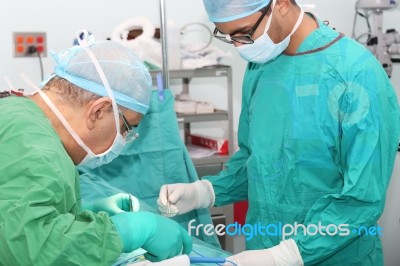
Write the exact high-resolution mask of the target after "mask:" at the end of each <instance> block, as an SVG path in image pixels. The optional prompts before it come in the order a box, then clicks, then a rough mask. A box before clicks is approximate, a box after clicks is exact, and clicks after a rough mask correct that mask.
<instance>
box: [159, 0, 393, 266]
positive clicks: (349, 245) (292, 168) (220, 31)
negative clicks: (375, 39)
mask: <svg viewBox="0 0 400 266" xmlns="http://www.w3.org/2000/svg"><path fill="white" fill-rule="evenodd" d="M204 5H205V9H206V11H207V13H208V15H209V19H210V20H211V21H212V22H214V23H215V25H216V29H215V31H214V35H215V37H216V38H218V39H220V40H222V41H224V42H227V43H229V44H231V45H234V46H235V47H236V48H237V50H238V52H239V54H240V55H241V57H242V58H243V59H245V60H247V61H248V62H249V63H248V66H247V69H246V73H245V76H244V81H243V90H242V95H243V98H242V110H241V115H240V121H239V130H238V141H239V148H240V149H239V151H238V152H236V154H234V156H233V157H232V158H231V160H230V161H229V162H228V163H227V164H226V168H225V169H224V170H223V171H221V172H220V173H219V174H218V175H216V176H206V177H203V179H202V180H201V181H197V182H194V183H192V184H174V185H169V186H168V188H169V194H168V196H169V197H168V198H169V202H170V203H172V204H173V205H172V206H171V208H173V210H174V211H175V213H177V214H181V213H185V212H186V211H189V210H191V209H193V208H205V207H209V206H211V205H215V206H220V205H225V204H229V203H232V202H237V201H241V200H248V203H249V209H248V212H247V217H246V224H247V225H248V226H252V228H253V229H254V231H253V232H254V235H253V236H251V237H248V238H247V241H246V245H247V251H244V252H241V253H239V254H236V255H234V256H232V257H231V258H230V259H231V260H233V261H236V263H237V265H240V266H253V265H254V266H256V265H303V264H304V265H383V252H382V245H381V241H380V238H379V235H381V234H385V233H389V232H385V230H384V228H383V229H381V228H379V227H377V221H378V219H379V217H380V216H381V214H382V212H383V209H384V206H385V198H386V191H387V188H388V184H389V181H390V178H391V174H392V170H393V164H394V160H395V156H396V151H397V147H398V143H399V131H400V127H399V126H400V124H399V122H400V117H399V106H398V100H397V98H396V95H395V92H394V89H393V87H392V85H391V83H390V81H389V79H388V77H387V75H386V73H385V71H384V69H383V68H382V66H381V65H380V63H379V62H378V61H377V60H376V58H375V57H374V56H373V55H372V54H371V53H370V52H369V51H368V50H367V49H365V48H364V47H363V46H362V45H360V44H359V43H357V42H356V41H354V40H352V39H350V38H347V37H345V36H343V35H342V34H341V33H339V32H336V31H335V30H333V29H332V28H330V27H329V26H327V25H326V24H324V23H323V22H322V21H320V20H319V19H318V18H317V17H316V16H314V15H312V14H309V13H304V12H303V10H302V9H301V7H300V6H298V5H297V4H296V2H295V1H294V0H271V1H269V0H232V1H231V0H230V1H228V0H222V1H214V0H204ZM196 192H200V193H196ZM166 202H167V193H166V189H165V187H164V188H161V191H160V197H159V199H158V204H159V209H160V211H162V212H165V210H166ZM296 225H297V230H293V229H294V227H295V226H296ZM256 226H257V228H258V229H256ZM289 226H292V227H289ZM274 228H278V229H282V230H283V232H280V231H279V230H274ZM284 229H286V230H284ZM367 230H369V231H367Z"/></svg>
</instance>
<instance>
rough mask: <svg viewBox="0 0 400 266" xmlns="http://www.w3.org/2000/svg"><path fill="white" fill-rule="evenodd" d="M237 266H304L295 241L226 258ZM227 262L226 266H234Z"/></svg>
mask: <svg viewBox="0 0 400 266" xmlns="http://www.w3.org/2000/svg"><path fill="white" fill-rule="evenodd" d="M226 259H227V260H228V261H232V262H234V263H236V265H237V266H259V265H265V266H303V265H304V263H303V259H302V258H301V255H300V252H299V249H298V247H297V244H296V242H295V241H294V240H293V239H288V240H284V241H282V242H281V243H280V244H279V245H277V246H274V247H272V248H269V249H261V250H247V251H243V252H241V253H239V254H236V255H233V256H231V257H228V258H226ZM232 265H233V264H232V263H230V262H225V263H224V266H232Z"/></svg>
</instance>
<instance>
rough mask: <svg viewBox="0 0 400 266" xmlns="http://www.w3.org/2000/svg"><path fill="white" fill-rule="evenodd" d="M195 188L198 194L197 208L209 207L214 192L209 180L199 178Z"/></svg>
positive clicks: (212, 202) (213, 197)
mask: <svg viewBox="0 0 400 266" xmlns="http://www.w3.org/2000/svg"><path fill="white" fill-rule="evenodd" d="M195 183H196V185H197V186H196V189H197V191H198V195H199V206H198V209H201V208H210V207H212V206H214V203H215V193H214V188H213V186H212V184H211V182H210V181H208V180H199V181H196V182H195Z"/></svg>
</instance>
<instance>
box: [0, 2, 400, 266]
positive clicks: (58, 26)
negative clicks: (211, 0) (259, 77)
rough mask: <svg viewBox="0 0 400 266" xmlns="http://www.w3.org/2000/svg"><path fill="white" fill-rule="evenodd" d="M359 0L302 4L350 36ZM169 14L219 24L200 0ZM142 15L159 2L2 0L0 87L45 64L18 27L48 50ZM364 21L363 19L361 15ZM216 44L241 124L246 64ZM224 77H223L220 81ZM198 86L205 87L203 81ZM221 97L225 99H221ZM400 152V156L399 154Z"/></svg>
mask: <svg viewBox="0 0 400 266" xmlns="http://www.w3.org/2000/svg"><path fill="white" fill-rule="evenodd" d="M355 2H356V0H335V1H330V0H302V1H300V3H307V4H308V3H313V4H315V5H316V8H315V9H314V10H313V12H315V13H316V14H317V15H318V16H319V17H320V18H321V19H324V20H328V21H329V22H330V25H331V26H332V27H334V28H336V29H337V30H338V31H341V32H343V33H345V34H346V35H347V36H351V33H352V27H353V21H354V6H355ZM166 10H167V19H172V20H174V21H175V23H176V24H177V25H180V26H183V25H185V24H187V23H190V22H201V23H204V24H206V25H207V26H208V27H209V28H210V29H213V28H214V26H213V25H212V24H211V23H209V22H208V20H207V16H206V13H205V11H204V7H203V4H202V1H201V0H191V1H187V0H166ZM399 12H400V11H399V9H397V10H393V11H387V12H385V13H384V22H383V29H384V30H386V29H388V28H396V29H397V30H400V16H399ZM134 16H142V17H146V18H148V19H149V20H150V21H152V22H153V23H154V24H155V25H156V26H159V24H160V22H159V21H160V7H159V1H158V0H147V1H139V0H85V1H81V0H68V1H65V0H64V1H61V0H36V1H35V0H2V1H1V3H0V40H1V49H0V62H1V64H0V91H2V90H3V89H5V88H8V87H7V84H6V82H5V81H4V79H3V76H7V77H9V78H10V80H11V81H12V83H13V85H14V86H15V87H16V88H24V87H26V86H25V84H24V83H23V81H22V80H21V79H20V78H19V74H20V73H21V72H24V73H26V74H28V75H29V76H30V77H31V79H32V80H33V81H34V82H36V83H39V82H40V68H39V62H38V59H37V58H14V57H13V43H12V34H13V32H17V31H44V32H46V34H47V46H48V50H54V51H57V52H58V51H61V50H63V49H65V48H67V47H69V46H71V45H72V41H73V39H74V38H75V35H76V32H77V31H78V30H80V29H83V28H84V29H87V30H89V31H91V32H92V33H94V34H95V35H96V38H97V39H106V38H107V37H110V36H111V33H112V31H113V29H114V28H115V27H116V26H117V25H118V24H120V23H121V22H122V21H124V20H126V19H128V18H131V17H134ZM359 23H360V24H361V23H363V22H362V21H361V20H359ZM212 45H214V46H216V47H219V48H221V49H224V50H225V51H230V52H231V53H232V54H233V55H234V56H232V57H227V58H225V59H223V60H222V63H223V64H227V65H231V66H232V70H233V90H234V92H233V107H234V114H233V117H234V129H236V128H237V126H238V118H239V113H240V104H241V83H242V77H243V72H244V70H245V66H246V63H245V62H244V61H243V60H241V59H240V58H239V56H237V53H236V51H235V49H234V48H233V47H232V46H230V45H227V44H224V43H222V42H219V41H217V40H213V41H212ZM52 67H53V61H52V59H51V57H50V56H49V55H48V56H47V57H45V58H43V68H44V74H45V76H46V75H48V74H50V73H51V70H52ZM218 82H219V81H216V84H215V85H213V90H214V91H213V93H212V94H211V95H206V94H204V93H203V94H204V95H200V94H201V93H202V92H201V91H200V92H198V95H197V97H201V98H202V100H203V99H204V100H207V98H210V101H213V103H214V104H215V105H217V106H219V107H222V108H223V107H225V106H226V104H225V101H226V100H225V99H226V96H224V93H225V92H224V90H225V87H224V84H218ZM221 82H222V81H221ZM392 83H393V85H394V87H395V90H396V93H397V95H398V96H400V65H395V66H394V70H393V74H392ZM194 86H202V82H201V81H198V82H196V83H195V84H194ZM219 100H220V101H219ZM398 157H399V155H398ZM399 175H400V159H399V158H397V161H396V164H395V169H394V172H393V177H392V181H391V184H390V187H389V192H388V197H387V203H386V209H385V212H384V214H383V216H382V218H381V220H380V225H381V226H382V227H383V234H384V236H383V238H382V239H383V243H384V252H385V258H386V263H385V264H386V265H400V252H399V246H400V220H399V219H400V208H399V207H398V206H399V202H400V178H399Z"/></svg>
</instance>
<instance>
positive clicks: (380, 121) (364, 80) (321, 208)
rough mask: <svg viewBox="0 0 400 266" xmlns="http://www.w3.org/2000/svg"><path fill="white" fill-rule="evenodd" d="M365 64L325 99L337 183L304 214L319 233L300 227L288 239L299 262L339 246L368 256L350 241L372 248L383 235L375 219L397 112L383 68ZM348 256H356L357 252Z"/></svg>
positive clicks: (392, 152) (392, 154) (393, 148)
mask: <svg viewBox="0 0 400 266" xmlns="http://www.w3.org/2000/svg"><path fill="white" fill-rule="evenodd" d="M373 60H375V59H373ZM365 65H367V66H373V67H366V68H364V71H358V73H357V74H356V75H351V76H350V77H348V78H346V81H343V83H342V86H343V88H342V90H341V91H342V94H341V95H338V97H336V98H335V99H337V102H335V103H331V104H332V106H334V105H336V106H337V108H336V110H337V120H338V127H339V132H340V133H339V134H340V141H339V142H338V147H337V149H338V150H339V151H340V155H339V156H340V157H339V159H340V161H339V162H338V168H339V170H340V172H341V175H342V178H343V180H342V182H343V186H342V189H341V191H340V192H339V193H335V194H327V195H325V196H323V197H321V198H320V199H319V200H317V201H316V202H315V204H314V205H313V206H312V208H311V209H310V210H309V212H308V213H307V215H306V218H305V222H304V224H306V225H309V224H315V225H319V224H320V225H321V226H322V229H321V230H320V233H318V234H316V235H313V236H311V235H310V234H307V235H305V233H304V230H302V232H298V234H297V236H296V237H294V239H295V241H296V243H297V245H298V247H299V250H300V253H301V255H302V258H303V261H304V263H305V265H308V264H318V262H319V261H321V260H324V259H326V258H328V257H330V256H337V255H338V253H340V251H341V249H342V248H344V247H347V249H349V248H351V246H353V248H351V249H352V250H353V251H354V252H360V254H368V253H369V252H366V251H365V250H362V251H361V250H359V247H358V246H357V245H358V244H359V243H360V241H355V240H360V238H361V241H363V240H365V243H371V246H370V248H371V250H372V249H373V248H374V246H373V245H375V244H374V243H378V242H379V235H380V234H382V233H383V231H381V230H380V229H379V227H377V225H376V223H377V221H378V219H379V217H380V216H381V214H382V212H383V209H384V206H385V198H386V191H387V188H388V185H389V181H390V178H391V174H392V170H393V165H394V160H395V158H396V152H397V146H398V143H399V130H400V129H399V122H400V116H399V107H398V102H397V98H396V96H395V93H394V90H393V87H392V86H391V84H390V81H389V80H388V79H387V76H386V74H385V73H384V71H383V69H382V71H379V70H380V69H381V68H380V67H378V64H377V63H375V62H370V61H369V62H367V63H365ZM344 67H345V66H344ZM382 72H383V73H382ZM350 73H351V71H350ZM333 109H335V108H333ZM370 228H372V231H370ZM313 230H314V229H312V231H313ZM321 232H322V234H321ZM377 245H379V244H377ZM360 247H361V246H360ZM363 248H367V247H366V246H365V245H364V246H363ZM353 255H354V256H356V257H357V253H356V254H353ZM360 259H361V258H360Z"/></svg>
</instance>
